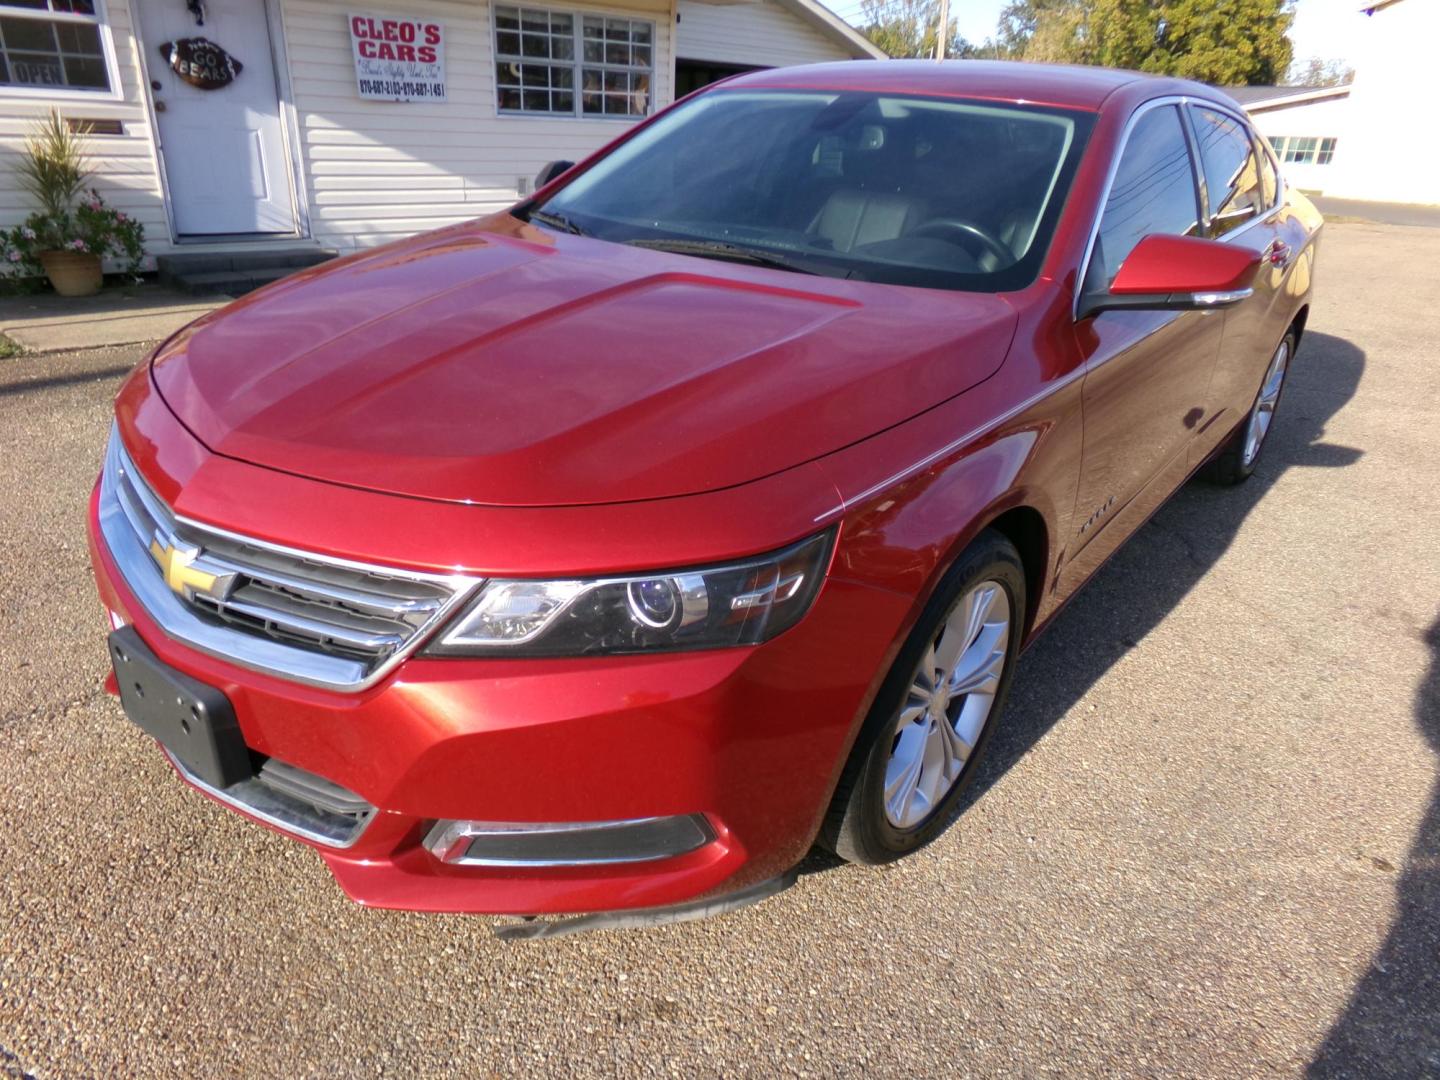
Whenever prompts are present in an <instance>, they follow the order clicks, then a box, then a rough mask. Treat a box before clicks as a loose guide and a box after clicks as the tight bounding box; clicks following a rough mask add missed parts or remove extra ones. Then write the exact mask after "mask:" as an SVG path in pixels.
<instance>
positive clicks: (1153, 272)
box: [1079, 233, 1260, 319]
mask: <svg viewBox="0 0 1440 1080" xmlns="http://www.w3.org/2000/svg"><path fill="white" fill-rule="evenodd" d="M1259 269H1260V253H1259V252H1256V251H1250V250H1249V249H1248V248H1244V247H1239V246H1237V245H1235V244H1222V243H1220V242H1219V241H1218V240H1201V239H1199V238H1197V237H1193V236H1166V235H1162V234H1159V233H1154V234H1151V235H1150V236H1147V237H1145V238H1144V239H1143V240H1141V241H1140V242H1139V243H1138V244H1136V245H1135V248H1134V250H1133V251H1131V252H1130V254H1129V255H1128V256H1127V257H1126V259H1125V262H1124V263H1123V264H1122V265H1121V267H1120V272H1119V273H1118V274H1116V275H1115V280H1114V281H1113V282H1111V284H1110V288H1109V289H1108V290H1103V291H1095V292H1090V293H1086V294H1084V295H1082V296H1081V298H1080V312H1079V317H1080V318H1082V319H1083V318H1086V317H1088V316H1090V315H1095V314H1097V313H1099V312H1101V311H1116V310H1122V311H1123V310H1129V311H1137V310H1138V311H1207V310H1211V309H1214V308H1222V307H1229V306H1230V305H1231V304H1236V303H1239V302H1240V301H1241V300H1244V299H1245V298H1246V297H1248V296H1249V295H1250V294H1251V293H1252V292H1254V290H1253V289H1251V288H1250V283H1251V282H1252V281H1254V280H1255V274H1256V273H1257V272H1258V271H1259Z"/></svg>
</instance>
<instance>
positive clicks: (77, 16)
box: [0, 0, 111, 93]
mask: <svg viewBox="0 0 1440 1080" xmlns="http://www.w3.org/2000/svg"><path fill="white" fill-rule="evenodd" d="M95 5H96V0H0V92H3V91H5V90H45V91H55V90H78V91H91V92H97V93H109V91H110V89H111V74H110V67H109V64H108V63H107V62H106V59H105V44H104V41H103V39H102V36H101V22H100V13H99V12H98V11H97V10H96V6H95Z"/></svg>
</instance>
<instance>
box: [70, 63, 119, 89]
mask: <svg viewBox="0 0 1440 1080" xmlns="http://www.w3.org/2000/svg"><path fill="white" fill-rule="evenodd" d="M65 81H66V82H67V83H69V84H70V85H71V86H83V87H88V88H90V89H93V90H105V89H107V88H108V85H109V84H108V83H107V82H106V81H105V61H103V60H93V59H91V58H89V57H84V56H67V57H65Z"/></svg>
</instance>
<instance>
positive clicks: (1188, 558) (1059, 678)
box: [800, 331, 1365, 874]
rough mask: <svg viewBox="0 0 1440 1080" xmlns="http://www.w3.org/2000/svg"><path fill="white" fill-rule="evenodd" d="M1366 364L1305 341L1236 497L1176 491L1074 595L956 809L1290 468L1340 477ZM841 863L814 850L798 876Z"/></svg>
mask: <svg viewBox="0 0 1440 1080" xmlns="http://www.w3.org/2000/svg"><path fill="white" fill-rule="evenodd" d="M1364 368H1365V354H1364V353H1363V352H1361V351H1360V350H1359V349H1358V348H1356V347H1355V346H1354V345H1352V344H1351V343H1350V342H1348V341H1345V340H1343V339H1341V338H1337V337H1331V336H1330V335H1327V334H1319V333H1315V332H1313V331H1311V332H1308V333H1306V334H1305V336H1304V339H1303V340H1302V342H1301V345H1300V349H1299V351H1298V352H1297V355H1296V361H1295V365H1294V367H1293V368H1292V369H1291V374H1290V378H1289V382H1288V383H1287V386H1286V390H1285V398H1284V400H1283V401H1282V402H1281V406H1280V409H1279V410H1278V412H1277V419H1276V424H1275V427H1274V428H1273V429H1272V431H1271V433H1270V440H1269V442H1268V443H1267V445H1266V447H1265V453H1264V455H1263V456H1262V458H1261V459H1260V464H1259V466H1258V468H1257V469H1256V472H1255V475H1254V476H1252V477H1251V478H1250V480H1249V481H1247V482H1246V483H1244V484H1242V485H1240V486H1239V487H1234V488H1216V487H1213V486H1210V485H1207V484H1204V483H1200V482H1196V483H1191V484H1189V485H1187V486H1186V487H1184V488H1182V489H1181V490H1180V491H1178V492H1177V493H1176V494H1175V496H1174V497H1173V498H1172V499H1171V500H1170V502H1169V503H1168V504H1166V505H1165V506H1164V507H1162V508H1161V510H1160V512H1159V513H1158V514H1156V515H1155V517H1154V518H1152V519H1151V520H1150V522H1149V523H1148V524H1147V525H1145V526H1144V527H1143V528H1141V529H1140V530H1139V531H1138V532H1137V533H1136V534H1135V535H1134V536H1133V537H1131V538H1130V540H1129V541H1128V542H1127V543H1126V544H1125V546H1123V547H1122V548H1121V549H1120V550H1119V551H1118V552H1117V553H1116V554H1115V556H1114V557H1113V558H1112V559H1111V560H1110V562H1109V563H1107V564H1106V565H1105V566H1104V567H1102V568H1101V569H1100V571H1099V573H1097V574H1096V575H1095V576H1094V578H1092V579H1091V580H1090V582H1089V583H1088V584H1086V586H1085V587H1084V588H1083V589H1082V590H1081V591H1080V593H1079V594H1078V595H1077V596H1076V597H1075V599H1074V600H1073V601H1072V602H1071V603H1070V605H1069V606H1068V607H1067V608H1066V610H1065V611H1064V612H1062V613H1061V614H1060V615H1059V616H1058V617H1057V618H1056V620H1055V621H1054V622H1053V623H1051V625H1050V626H1049V628H1048V629H1047V630H1046V631H1045V632H1044V633H1043V634H1042V635H1041V636H1040V637H1039V638H1038V639H1037V640H1036V641H1035V642H1034V644H1033V645H1032V646H1031V647H1030V648H1029V650H1027V651H1026V653H1025V654H1024V656H1023V657H1022V658H1021V661H1020V667H1019V669H1018V670H1017V671H1016V674H1015V680H1014V682H1013V684H1012V687H1011V691H1010V700H1009V702H1008V703H1007V704H1006V706H1005V713H1004V715H1003V716H1002V717H1001V719H1000V727H999V728H998V729H997V730H996V731H995V733H994V735H993V736H992V737H991V739H990V746H989V749H988V750H987V752H986V756H985V759H984V760H983V761H982V762H981V763H980V766H979V768H978V769H977V771H976V775H975V778H974V780H973V781H972V782H971V784H970V786H969V788H967V789H966V791H965V794H964V796H963V797H962V798H961V800H960V807H959V812H960V813H963V812H964V811H965V810H966V809H968V808H969V807H970V806H972V805H974V804H975V803H976V802H978V801H979V800H980V799H981V798H983V797H984V795H985V793H986V792H987V791H988V790H989V789H990V787H991V786H992V785H993V784H994V783H995V782H996V781H997V780H998V779H999V778H1000V777H1001V776H1003V775H1004V774H1005V772H1006V770H1008V769H1009V768H1010V767H1011V766H1012V765H1014V764H1015V763H1016V762H1017V761H1019V760H1020V758H1021V757H1023V756H1024V755H1025V753H1026V752H1027V751H1029V749H1030V748H1031V747H1032V746H1034V745H1035V744H1036V743H1037V742H1038V741H1039V740H1040V739H1041V738H1042V737H1043V736H1044V735H1045V733H1046V732H1047V731H1049V730H1050V728H1051V727H1053V726H1054V725H1055V724H1056V722H1057V721H1059V719H1060V718H1061V717H1062V716H1064V715H1065V714H1066V713H1067V712H1068V711H1069V710H1070V709H1071V708H1072V707H1073V706H1074V705H1075V704H1076V702H1078V701H1079V700H1080V699H1081V698H1083V697H1084V696H1085V694H1086V692H1087V691H1088V690H1089V689H1090V687H1091V686H1093V685H1094V684H1095V682H1096V681H1097V680H1098V679H1100V677H1101V676H1102V675H1104V674H1105V672H1106V671H1108V670H1109V669H1110V666H1111V665H1112V664H1113V663H1114V662H1115V661H1116V660H1118V659H1119V658H1120V657H1121V656H1123V655H1124V654H1125V652H1126V651H1128V650H1129V649H1132V648H1134V647H1135V646H1136V645H1137V644H1138V643H1139V641H1140V639H1141V638H1143V637H1144V636H1145V635H1146V634H1148V633H1149V632H1150V631H1151V630H1152V629H1154V627H1155V626H1156V625H1158V624H1159V623H1160V621H1161V620H1162V619H1164V618H1165V616H1166V615H1168V614H1169V613H1170V611H1171V610H1172V609H1173V608H1174V607H1175V606H1176V605H1177V604H1178V603H1179V602H1180V601H1181V600H1182V599H1183V598H1184V597H1185V595H1186V594H1187V593H1188V592H1189V591H1190V590H1191V588H1193V587H1194V585H1195V584H1196V582H1198V581H1199V580H1200V578H1201V577H1203V576H1204V575H1205V574H1206V573H1207V572H1208V571H1209V570H1210V568H1211V567H1212V566H1213V565H1214V564H1215V563H1216V562H1217V561H1218V560H1219V559H1220V557H1221V556H1222V555H1224V553H1225V551H1226V550H1227V549H1228V548H1229V546H1230V544H1231V542H1232V541H1233V540H1234V538H1235V534H1236V532H1237V531H1238V530H1239V528H1240V525H1241V523H1242V522H1244V520H1245V518H1246V517H1247V516H1248V515H1249V513H1250V510H1251V509H1252V508H1253V507H1254V506H1255V505H1256V504H1257V503H1258V502H1259V501H1260V500H1261V499H1262V498H1264V497H1265V493H1266V492H1267V491H1268V490H1269V489H1270V486H1271V485H1272V484H1274V483H1275V481H1276V480H1277V479H1279V477H1280V476H1281V475H1282V474H1283V473H1285V472H1286V471H1287V470H1289V469H1300V468H1342V467H1344V466H1347V465H1351V464H1353V463H1354V462H1356V461H1358V460H1359V459H1360V457H1361V455H1362V453H1363V451H1361V450H1358V449H1354V448H1352V447H1346V446H1337V445H1334V444H1332V443H1327V442H1325V441H1324V437H1325V425H1326V424H1327V423H1328V422H1329V420H1330V418H1331V417H1332V416H1334V415H1335V413H1337V412H1338V411H1339V410H1340V409H1341V408H1343V407H1344V406H1345V404H1346V402H1348V401H1349V400H1350V398H1351V397H1353V396H1354V393H1355V388H1356V387H1357V386H1358V385H1359V383H1360V376H1361V373H1362V372H1363V371H1364ZM840 865H843V863H842V862H841V860H839V859H837V858H836V857H835V856H833V855H831V854H830V853H828V852H821V851H819V850H818V849H817V851H815V852H812V853H811V855H810V856H809V857H808V858H807V859H806V860H805V862H804V863H803V864H802V865H801V867H800V872H801V873H802V874H809V873H817V872H821V871H824V870H828V869H830V868H831V867H834V866H840Z"/></svg>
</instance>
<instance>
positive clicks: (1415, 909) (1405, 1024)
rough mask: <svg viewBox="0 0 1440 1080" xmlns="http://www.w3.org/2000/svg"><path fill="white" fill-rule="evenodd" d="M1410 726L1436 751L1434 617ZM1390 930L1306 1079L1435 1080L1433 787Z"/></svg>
mask: <svg viewBox="0 0 1440 1080" xmlns="http://www.w3.org/2000/svg"><path fill="white" fill-rule="evenodd" d="M1425 643H1426V644H1427V645H1429V646H1430V670H1429V671H1428V672H1427V673H1426V676H1425V679H1424V681H1423V682H1421V684H1420V689H1419V691H1418V692H1417V693H1416V695H1415V722H1416V723H1417V724H1419V725H1420V731H1421V732H1422V733H1423V734H1424V736H1425V738H1426V739H1427V740H1428V741H1429V743H1430V745H1431V747H1433V748H1434V749H1435V750H1436V751H1437V752H1440V619H1437V620H1436V621H1435V623H1434V624H1433V625H1431V627H1430V629H1429V631H1428V632H1427V633H1426V634H1425ZM1395 905H1396V909H1397V914H1396V916H1395V924H1394V925H1393V926H1391V928H1390V934H1389V936H1388V937H1386V939H1385V943H1384V944H1383V945H1381V946H1380V951H1379V952H1377V953H1376V954H1375V959H1374V960H1373V961H1372V962H1371V966H1370V970H1369V971H1368V972H1367V973H1366V975H1365V978H1363V979H1362V980H1360V985H1359V986H1357V987H1356V988H1355V993H1354V994H1352V995H1351V997H1350V1004H1349V1005H1348V1006H1347V1007H1346V1009H1345V1012H1344V1014H1343V1015H1342V1016H1341V1017H1340V1019H1339V1020H1337V1021H1336V1022H1335V1026H1334V1027H1333V1028H1331V1029H1330V1034H1329V1036H1328V1037H1327V1038H1326V1040H1325V1043H1324V1045H1323V1046H1321V1047H1320V1051H1319V1053H1317V1054H1316V1055H1315V1060H1314V1062H1313V1063H1312V1064H1311V1066H1310V1069H1309V1075H1310V1076H1312V1077H1343V1076H1440V783H1437V785H1436V788H1435V790H1434V792H1433V793H1432V796H1431V801H1430V809H1429V810H1428V811H1427V812H1426V814H1425V820H1424V822H1423V823H1422V824H1421V826H1420V832H1419V833H1418V834H1417V835H1416V837H1415V842H1414V843H1413V844H1412V845H1411V847H1410V854H1409V857H1408V858H1407V859H1406V860H1405V866H1404V867H1403V869H1402V873H1401V875H1400V880H1399V882H1398V883H1397V885H1396V896H1395Z"/></svg>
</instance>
